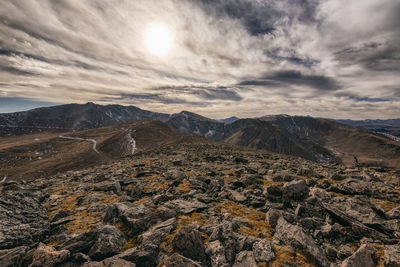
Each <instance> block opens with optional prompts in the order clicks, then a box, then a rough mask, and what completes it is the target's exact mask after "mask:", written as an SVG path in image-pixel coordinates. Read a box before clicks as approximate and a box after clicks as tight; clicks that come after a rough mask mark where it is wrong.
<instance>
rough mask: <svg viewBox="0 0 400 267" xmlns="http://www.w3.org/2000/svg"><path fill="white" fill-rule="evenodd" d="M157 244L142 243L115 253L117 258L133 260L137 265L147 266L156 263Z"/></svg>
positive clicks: (138, 266) (139, 266) (140, 266)
mask: <svg viewBox="0 0 400 267" xmlns="http://www.w3.org/2000/svg"><path fill="white" fill-rule="evenodd" d="M158 252H159V247H158V246H153V245H151V244H149V245H142V246H137V247H134V248H131V249H128V250H126V251H124V252H123V253H121V254H119V255H117V256H118V258H121V259H124V260H127V261H130V262H134V263H135V264H136V266H137V267H148V266H155V265H157V255H158Z"/></svg>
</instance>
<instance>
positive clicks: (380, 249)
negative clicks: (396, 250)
mask: <svg viewBox="0 0 400 267" xmlns="http://www.w3.org/2000/svg"><path fill="white" fill-rule="evenodd" d="M371 246H372V247H373V248H374V249H375V256H376V258H377V259H378V262H377V265H376V266H377V267H384V266H385V264H384V261H385V258H384V257H385V247H384V246H383V245H381V244H371Z"/></svg>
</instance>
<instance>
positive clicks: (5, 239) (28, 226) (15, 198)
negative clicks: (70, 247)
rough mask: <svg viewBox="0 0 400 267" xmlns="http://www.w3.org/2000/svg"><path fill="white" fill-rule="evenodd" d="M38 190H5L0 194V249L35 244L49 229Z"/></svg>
mask: <svg viewBox="0 0 400 267" xmlns="http://www.w3.org/2000/svg"><path fill="white" fill-rule="evenodd" d="M41 197H42V196H41V194H40V193H39V192H30V191H19V192H11V191H6V192H4V193H3V194H1V196H0V214H1V220H0V249H9V248H14V247H18V246H22V245H29V246H30V245H34V244H37V243H38V242H39V241H40V240H41V239H42V238H43V237H44V236H45V235H46V234H47V233H48V232H49V230H50V223H49V220H48V217H47V214H46V210H45V208H44V207H43V206H42V204H41V203H40V198H41Z"/></svg>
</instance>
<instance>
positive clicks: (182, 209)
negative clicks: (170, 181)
mask: <svg viewBox="0 0 400 267" xmlns="http://www.w3.org/2000/svg"><path fill="white" fill-rule="evenodd" d="M164 206H165V207H167V208H169V209H173V210H175V211H176V212H177V213H178V214H188V213H192V212H195V211H200V210H204V209H205V208H207V205H206V204H204V203H201V202H200V201H198V200H196V199H195V200H193V201H186V200H182V199H175V200H171V201H168V202H166V203H165V204H164Z"/></svg>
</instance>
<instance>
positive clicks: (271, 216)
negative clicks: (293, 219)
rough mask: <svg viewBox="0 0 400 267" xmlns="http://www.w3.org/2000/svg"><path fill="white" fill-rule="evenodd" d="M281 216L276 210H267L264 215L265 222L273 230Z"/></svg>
mask: <svg viewBox="0 0 400 267" xmlns="http://www.w3.org/2000/svg"><path fill="white" fill-rule="evenodd" d="M281 216H282V214H281V212H280V211H279V210H276V209H269V210H268V211H267V213H266V215H265V221H266V222H267V223H268V224H269V225H270V226H271V227H272V228H275V227H276V224H277V223H278V220H279V218H280V217H281Z"/></svg>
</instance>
